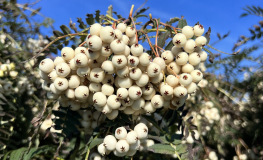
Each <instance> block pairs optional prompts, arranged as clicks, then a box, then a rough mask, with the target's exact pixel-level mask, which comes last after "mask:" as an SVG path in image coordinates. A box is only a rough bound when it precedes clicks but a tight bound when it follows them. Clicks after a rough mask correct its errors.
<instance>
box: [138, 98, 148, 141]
mask: <svg viewBox="0 0 263 160" xmlns="http://www.w3.org/2000/svg"><path fill="white" fill-rule="evenodd" d="M148 103H150V102H148ZM134 131H135V132H136V133H137V135H138V138H139V139H145V138H147V136H148V127H147V126H146V125H145V124H144V123H139V124H137V125H136V126H135V127H134Z"/></svg>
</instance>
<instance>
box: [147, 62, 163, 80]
mask: <svg viewBox="0 0 263 160" xmlns="http://www.w3.org/2000/svg"><path fill="white" fill-rule="evenodd" d="M160 72H161V67H160V66H159V65H158V64H156V63H150V64H149V66H148V67H147V74H148V76H149V77H157V76H158V75H159V74H160Z"/></svg>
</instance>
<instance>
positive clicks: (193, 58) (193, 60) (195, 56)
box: [188, 52, 201, 66]
mask: <svg viewBox="0 0 263 160" xmlns="http://www.w3.org/2000/svg"><path fill="white" fill-rule="evenodd" d="M188 60H189V63H190V64H191V65H193V66H196V65H198V64H199V63H200V62H201V58H200V54H199V53H196V52H194V53H191V54H190V55H189V57H188Z"/></svg>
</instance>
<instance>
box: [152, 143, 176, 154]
mask: <svg viewBox="0 0 263 160" xmlns="http://www.w3.org/2000/svg"><path fill="white" fill-rule="evenodd" d="M148 151H152V152H154V153H161V154H175V149H174V148H173V147H172V146H170V145H165V144H154V145H152V146H150V147H149V148H148Z"/></svg>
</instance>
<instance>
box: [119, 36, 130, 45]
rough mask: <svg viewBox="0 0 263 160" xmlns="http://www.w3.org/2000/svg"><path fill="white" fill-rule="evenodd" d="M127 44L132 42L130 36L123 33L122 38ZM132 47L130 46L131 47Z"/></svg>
mask: <svg viewBox="0 0 263 160" xmlns="http://www.w3.org/2000/svg"><path fill="white" fill-rule="evenodd" d="M121 40H122V41H123V42H124V43H125V44H126V45H128V44H129V42H130V38H129V37H128V36H126V35H122V39H121ZM129 48H130V47H129Z"/></svg>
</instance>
